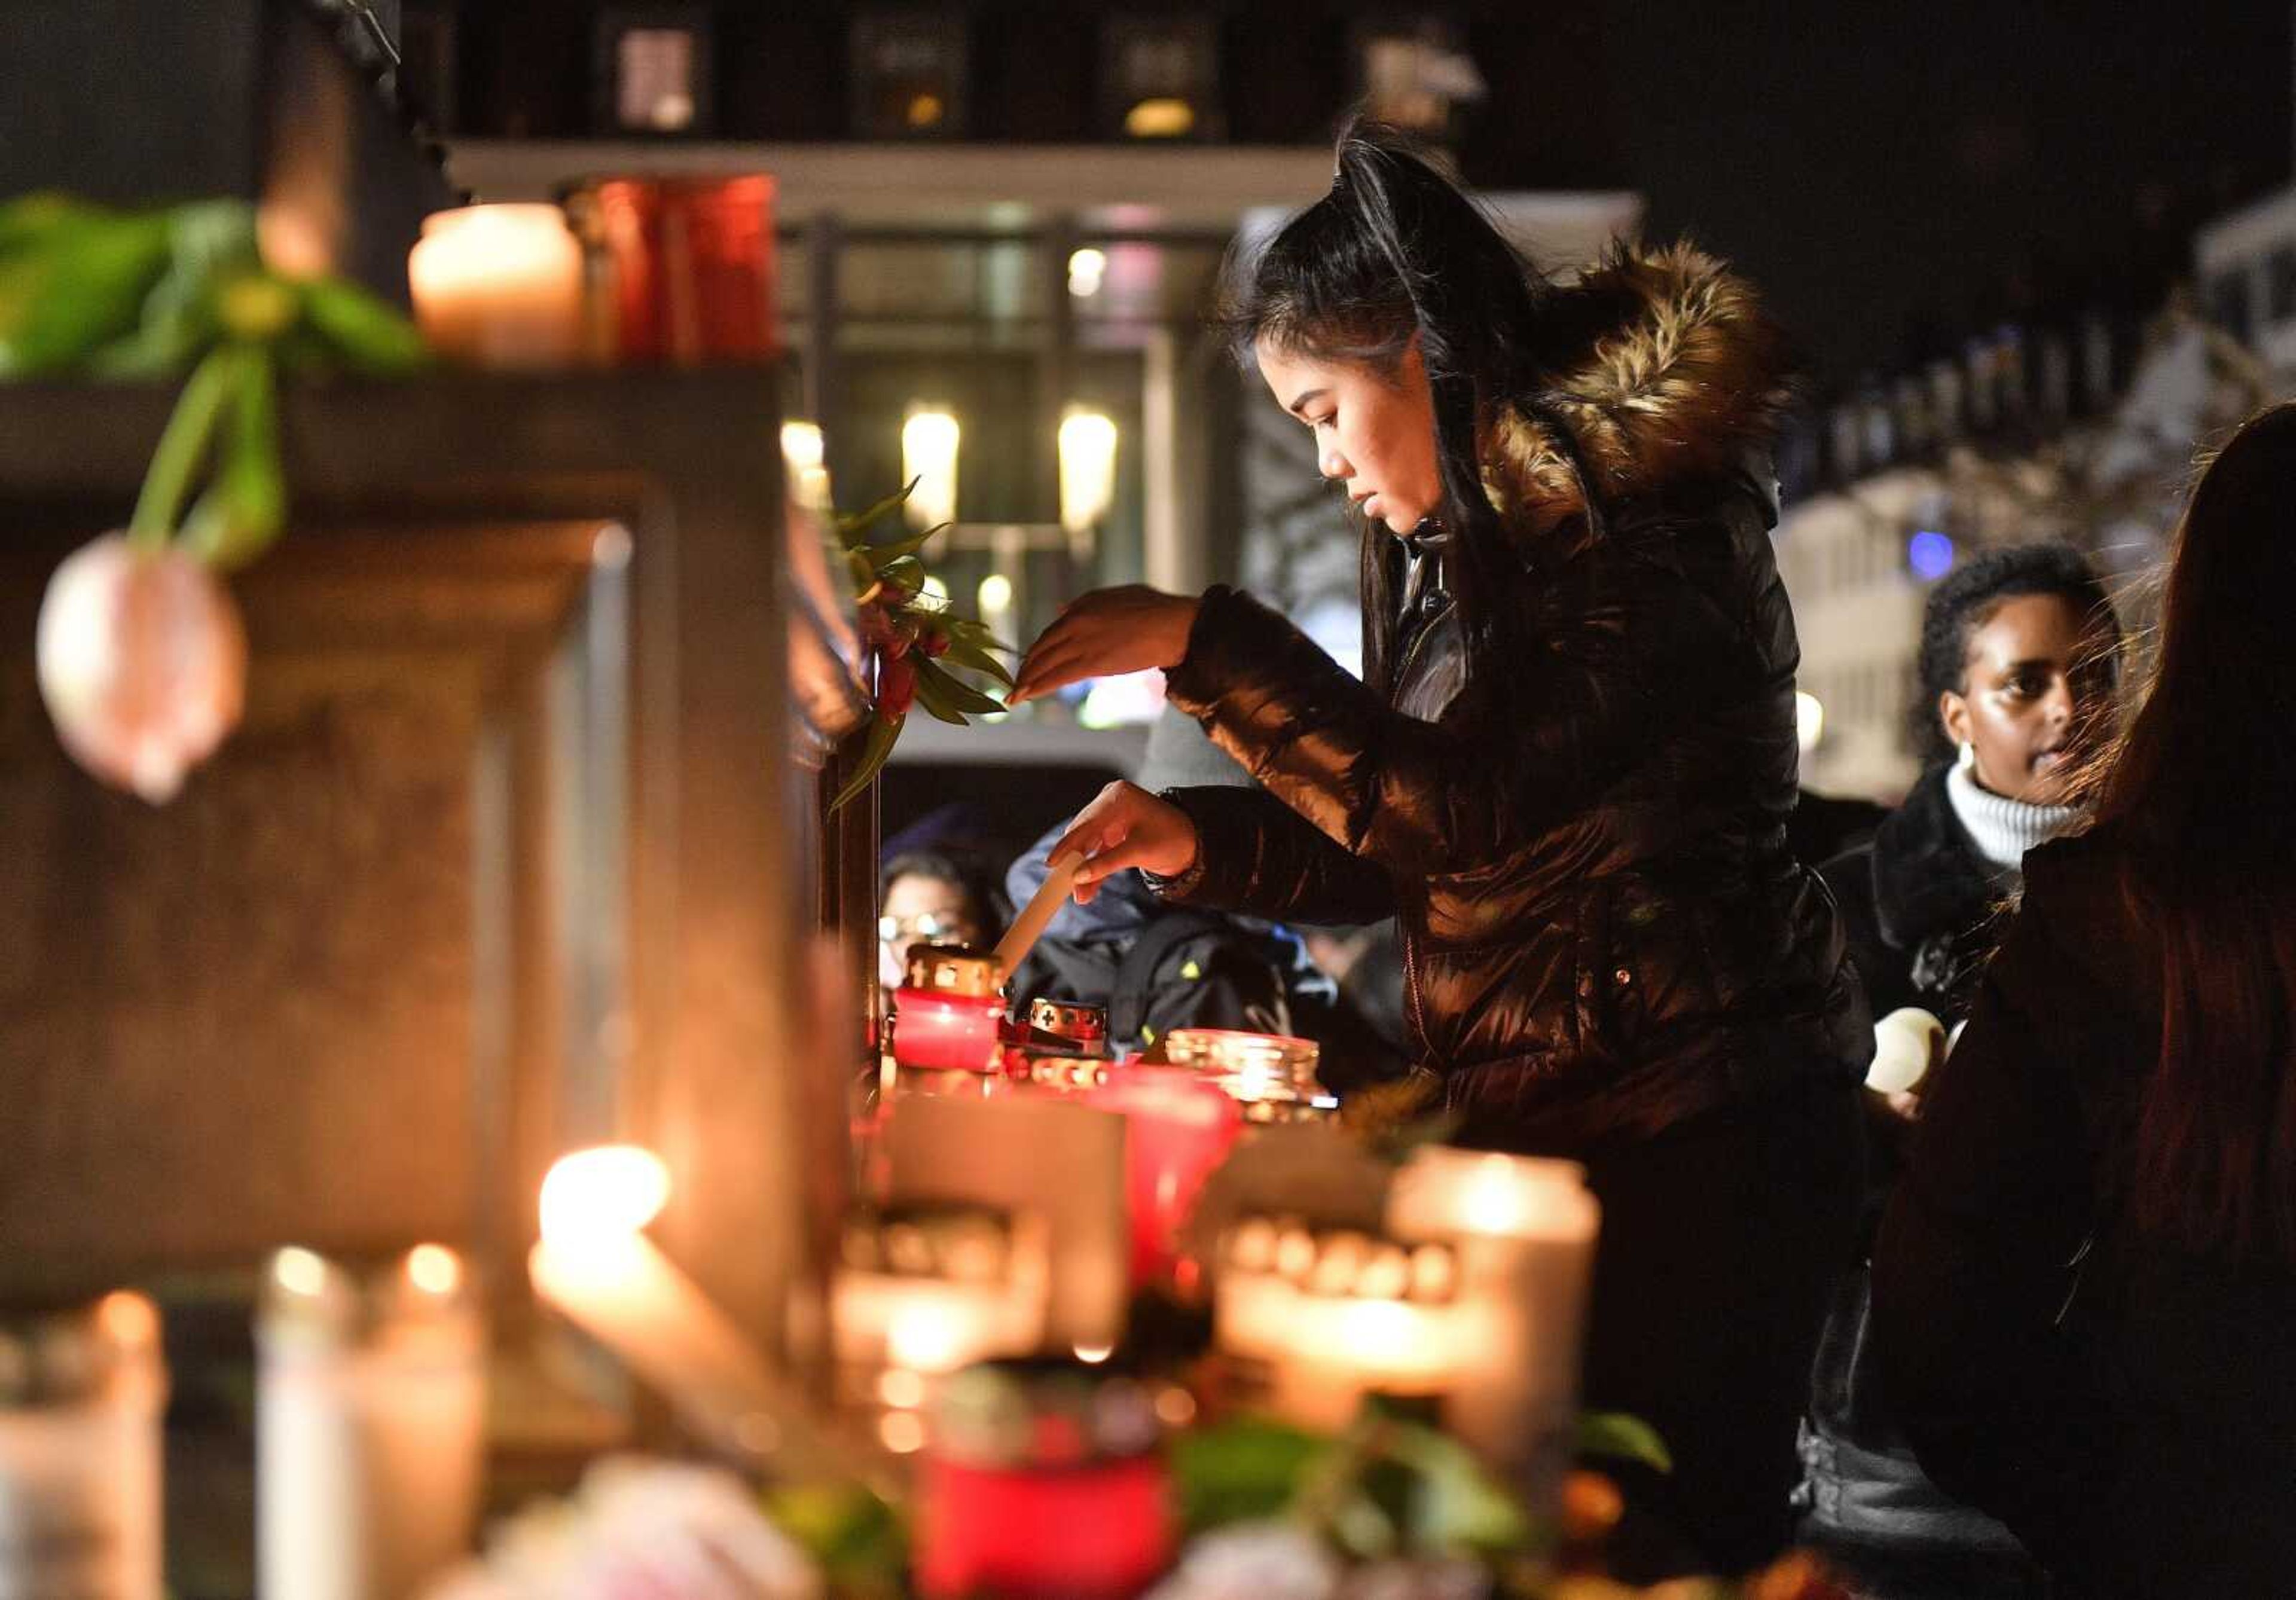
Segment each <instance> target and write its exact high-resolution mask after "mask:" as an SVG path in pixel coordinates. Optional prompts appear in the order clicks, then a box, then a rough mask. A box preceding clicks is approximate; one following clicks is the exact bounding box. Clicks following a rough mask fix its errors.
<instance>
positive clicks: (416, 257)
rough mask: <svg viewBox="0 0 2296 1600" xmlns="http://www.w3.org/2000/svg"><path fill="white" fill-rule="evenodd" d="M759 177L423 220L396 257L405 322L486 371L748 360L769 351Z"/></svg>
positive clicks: (771, 328) (639, 184)
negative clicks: (418, 233)
mask: <svg viewBox="0 0 2296 1600" xmlns="http://www.w3.org/2000/svg"><path fill="white" fill-rule="evenodd" d="M773 201H774V185H773V180H772V179H771V178H769V177H767V176H762V175H750V176H738V177H729V178H722V179H694V180H681V179H628V178H624V179H610V180H606V181H603V182H601V183H598V184H594V185H589V186H587V187H586V188H585V189H583V190H581V191H580V192H578V193H577V194H575V195H574V196H572V197H570V201H569V209H561V208H560V207H558V206H555V205H540V204H536V205H475V206H463V207H459V208H457V209H454V210H448V211H439V212H437V213H435V214H433V215H432V216H430V217H427V218H425V219H424V221H423V225H422V238H421V239H420V240H419V241H418V242H416V244H415V246H414V250H412V251H411V252H410V253H409V255H408V257H407V264H406V276H407V285H408V288H409V290H410V291H412V294H413V298H414V315H415V321H416V324H417V325H418V326H419V327H420V328H421V329H422V336H423V338H424V339H425V340H426V341H428V342H429V343H430V347H431V348H432V349H435V350H437V351H438V352H439V354H440V355H442V356H445V357H448V358H450V359H453V360H457V361H462V362H465V363H468V364H470V365H475V366H486V367H506V368H516V367H526V368H538V369H552V368H563V367H568V366H573V365H580V364H582V363H585V362H599V363H604V362H615V361H638V362H651V361H664V360H667V361H672V362H676V363H679V364H682V365H693V364H695V363H699V362H703V361H724V360H762V359H765V358H767V357H771V356H772V355H773V354H774V353H775V351H776V350H777V349H779V347H780V336H779V331H778V327H777V324H776V319H775V306H774V267H775V251H774V228H773Z"/></svg>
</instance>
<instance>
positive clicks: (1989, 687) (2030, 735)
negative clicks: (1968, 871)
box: [1938, 595, 2112, 806]
mask: <svg viewBox="0 0 2296 1600" xmlns="http://www.w3.org/2000/svg"><path fill="white" fill-rule="evenodd" d="M2082 624H2083V619H2082V613H2081V610H2080V608H2079V606H2077V605H2076V604H2074V603H2073V602H2071V600H2068V599H2066V598H2065V597H2064V596H2062V595H2017V596H2015V597H2014V598H2013V599H2010V600H2005V601H2003V602H2002V603H2001V604H2000V605H1999V606H1998V607H1997V608H1996V610H1995V611H1994V612H1993V614H1992V615H1991V616H1990V617H1989V618H1987V619H1985V621H1984V622H1983V623H1982V624H1981V625H1980V626H1979V627H1977V628H1972V630H1971V631H1970V636H1969V651H1968V653H1967V654H1966V655H1965V656H1964V658H1963V662H1962V689H1961V693H1957V694H1956V693H1953V692H1952V691H1950V690H1948V692H1947V693H1944V694H1942V695H1940V696H1939V698H1938V714H1939V717H1940V718H1942V719H1943V720H1944V723H1945V731H1946V734H1947V735H1948V737H1950V738H1951V739H1952V740H1953V742H1954V743H1956V744H1966V745H1968V746H1970V747H1971V749H1972V751H1974V752H1975V754H1976V763H1977V770H1976V774H1975V776H1976V778H1977V781H1978V783H1979V784H1980V785H1982V786H1983V787H1985V788H1987V789H1989V790H1991V791H1992V792H1994V793H1996V794H1998V795H2001V796H2003V797H2004V798H2005V799H2008V800H2023V801H2025V802H2027V803H2028V804H2030V805H2037V806H2054V805H2062V804H2063V803H2064V802H2065V800H2066V799H2067V798H2068V792H2069V790H2068V785H2069V783H2070V780H2071V777H2072V775H2073V767H2074V765H2075V759H2076V757H2077V756H2078V755H2079V752H2080V751H2081V750H2082V749H2084V748H2086V747H2087V743H2088V742H2089V741H2090V740H2092V739H2094V738H2095V736H2096V735H2097V734H2100V733H2101V732H2103V722H2104V719H2105V718H2106V717H2107V716H2108V715H2109V714H2110V712H2111V710H2112V671H2111V668H2110V665H2109V663H2108V662H2107V661H2106V660H2105V659H2103V650H2102V646H2103V643H2104V641H2103V639H2101V638H2100V637H2099V636H2098V635H2097V633H2096V632H2095V630H2094V629H2093V628H2092V629H2085V628H2083V625H2082Z"/></svg>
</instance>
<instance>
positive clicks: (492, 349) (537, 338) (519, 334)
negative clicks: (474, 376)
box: [406, 205, 582, 367]
mask: <svg viewBox="0 0 2296 1600" xmlns="http://www.w3.org/2000/svg"><path fill="white" fill-rule="evenodd" d="M406 281H407V286H408V288H409V289H410V290H411V291H413V294H414V318H415V322H416V324H417V325H419V326H420V327H421V328H422V337H423V338H424V339H425V340H427V341H429V342H430V347H431V348H432V349H435V350H437V351H439V353H440V354H441V355H444V356H450V357H455V358H457V359H460V360H463V361H468V362H471V363H474V364H475V365H480V366H496V367H553V366H569V365H573V363H574V360H575V357H576V356H577V355H578V353H579V350H580V347H581V337H582V247H581V244H580V243H579V242H578V241H577V240H576V239H575V237H574V235H573V234H572V233H570V231H569V230H568V228H567V226H566V217H565V213H564V212H562V211H561V210H560V209H558V208H557V207H556V206H551V205H510V206H500V205H497V206H464V207H463V208H461V209H457V210H452V211H439V212H437V213H435V214H433V215H432V216H430V217H425V218H424V219H423V223H422V239H421V240H419V241H418V242H416V244H415V246H414V250H413V251H412V252H410V253H409V255H408V256H407V258H406Z"/></svg>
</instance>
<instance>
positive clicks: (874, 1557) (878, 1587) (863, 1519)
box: [765, 1483, 909, 1600]
mask: <svg viewBox="0 0 2296 1600" xmlns="http://www.w3.org/2000/svg"><path fill="white" fill-rule="evenodd" d="M765 1510H766V1515H767V1517H768V1518H769V1519H770V1520H771V1521H772V1522H773V1523H774V1524H775V1526H776V1527H778V1528H779V1529H780V1530H782V1531H783V1533H785V1534H787V1535H789V1537H790V1538H792V1539H794V1540H795V1541H797V1543H798V1544H799V1546H801V1547H803V1548H804V1549H805V1550H806V1552H807V1553H808V1554H809V1555H811V1556H812V1557H813V1559H814V1560H815V1562H816V1563H818V1564H819V1566H820V1567H821V1570H822V1572H823V1575H824V1577H826V1578H827V1579H829V1584H830V1588H832V1590H833V1591H834V1592H835V1593H836V1594H838V1595H840V1596H851V1597H852V1600H880V1597H883V1600H895V1597H896V1596H899V1595H901V1594H902V1593H903V1592H904V1585H905V1582H906V1579H907V1576H908V1566H909V1552H908V1533H907V1530H906V1529H905V1528H904V1527H903V1526H902V1523H901V1519H900V1515H899V1514H898V1512H897V1511H895V1509H894V1508H893V1507H892V1506H890V1505H889V1504H888V1503H887V1502H886V1501H884V1500H882V1499H881V1498H879V1497H877V1496H876V1495H875V1494H873V1493H872V1492H871V1491H870V1490H869V1489H866V1488H864V1487H862V1486H861V1485H859V1484H845V1483H834V1484H830V1483H824V1484H800V1485H792V1486H790V1487H787V1488H783V1489H775V1490H773V1491H771V1492H769V1493H768V1494H767V1496H766V1498H765Z"/></svg>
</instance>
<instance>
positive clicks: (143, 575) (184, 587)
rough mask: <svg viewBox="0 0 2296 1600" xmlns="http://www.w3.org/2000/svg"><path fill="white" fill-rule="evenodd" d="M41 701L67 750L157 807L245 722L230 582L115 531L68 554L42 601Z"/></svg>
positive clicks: (243, 657) (242, 660) (243, 666)
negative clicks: (226, 583) (138, 544)
mask: <svg viewBox="0 0 2296 1600" xmlns="http://www.w3.org/2000/svg"><path fill="white" fill-rule="evenodd" d="M37 652H38V660H39V675H40V698H41V699H42V700H44V701H45V702H47V707H48V715H49V716H50V717H52V718H54V720H55V725H56V734H57V736H58V737H59V738H61V740H62V741H63V745H64V749H65V750H67V751H70V754H71V757H72V759H74V760H75V761H78V763H79V764H80V765H81V766H82V767H86V769H87V770H88V771H89V772H90V773H93V774H94V775H95V776H97V777H99V778H102V780H103V781H104V782H106V783H108V784H113V785H114V786H116V787H119V788H122V789H129V790H133V791H134V792H135V793H137V794H140V795H142V796H143V798H144V799H145V800H150V801H151V802H152V804H153V805H158V804H160V802H162V801H164V800H170V799H172V798H174V796H175V793H176V790H177V789H179V788H181V787H182V786H183V782H184V774H185V773H187V772H189V771H190V770H191V769H192V768H193V767H196V766H197V765H199V763H200V762H201V761H203V760H205V759H207V758H208V757H209V755H210V754H212V753H213V752H214V751H215V748H216V746H217V745H218V744H220V743H223V738H224V735H225V734H228V733H230V732H231V730H232V729H233V728H234V726H237V725H238V722H239V715H240V710H241V709H242V705H243V704H244V702H245V700H246V693H247V635H246V632H245V630H244V629H243V628H241V626H240V620H239V608H238V607H237V606H236V605H234V603H232V598H231V595H230V594H229V592H228V591H226V590H225V588H224V587H223V585H222V584H221V583H220V582H219V581H218V580H217V578H216V576H215V574H214V573H213V572H211V571H209V570H208V569H207V568H206V567H204V566H202V565H201V564H200V562H197V561H194V560H193V558H192V557H190V556H188V555H186V554H184V553H182V552H181V551H179V550H176V549H174V548H172V547H170V548H162V549H160V550H149V551H147V550H141V549H138V548H136V547H135V546H133V545H131V544H130V543H129V542H128V538H127V535H125V534H120V533H108V534H106V535H104V536H103V537H102V538H99V539H97V540H95V541H94V542H93V543H91V544H87V545H84V546H81V547H80V548H79V549H78V550H76V551H74V552H73V553H72V554H70V556H68V557H66V558H65V560H64V563H63V564H62V565H61V566H60V567H58V568H57V569H56V571H55V576H54V577H53V578H50V579H49V580H48V588H47V594H46V595H45V597H44V598H43V599H42V601H41V602H40V622H39V632H38V640H37Z"/></svg>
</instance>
